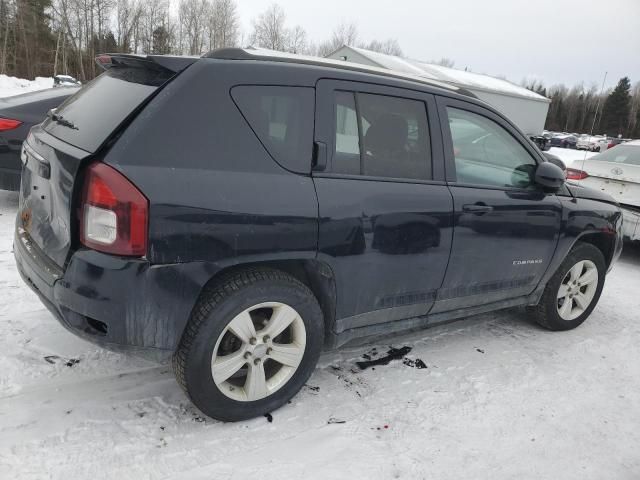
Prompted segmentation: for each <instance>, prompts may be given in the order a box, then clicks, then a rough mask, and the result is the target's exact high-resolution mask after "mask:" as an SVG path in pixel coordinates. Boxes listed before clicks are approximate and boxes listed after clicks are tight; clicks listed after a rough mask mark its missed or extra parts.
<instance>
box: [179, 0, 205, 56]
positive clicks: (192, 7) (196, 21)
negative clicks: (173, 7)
mask: <svg viewBox="0 0 640 480" xmlns="http://www.w3.org/2000/svg"><path fill="white" fill-rule="evenodd" d="M208 9H209V5H208V3H207V0H180V4H179V5H178V15H179V19H178V21H179V22H180V40H181V42H180V43H181V45H180V49H181V51H183V52H186V53H188V54H189V55H200V54H201V53H202V52H203V50H204V44H205V38H206V37H207V35H206V25H207V10H208Z"/></svg>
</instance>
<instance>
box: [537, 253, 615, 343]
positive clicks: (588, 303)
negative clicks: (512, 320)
mask: <svg viewBox="0 0 640 480" xmlns="http://www.w3.org/2000/svg"><path fill="white" fill-rule="evenodd" d="M606 271H607V267H606V262H605V259H604V255H603V254H602V252H601V251H600V250H599V249H598V248H596V247H594V246H593V245H591V244H588V243H579V244H578V245H577V246H576V247H574V248H573V250H572V251H571V252H570V253H569V255H567V258H565V260H564V262H562V265H560V267H559V268H558V270H557V271H556V273H555V274H554V275H553V277H551V279H550V280H549V282H548V283H547V286H546V287H545V289H544V293H543V294H542V297H541V299H540V302H538V305H536V306H535V307H534V308H533V313H534V316H535V319H536V321H537V322H538V323H539V324H540V325H542V326H543V327H545V328H548V329H549V330H571V329H573V328H576V327H578V326H579V325H581V324H582V323H583V322H584V321H585V320H586V319H587V318H588V317H589V315H590V314H591V312H592V311H593V309H594V308H595V306H596V305H597V303H598V300H599V298H600V294H601V293H602V288H603V287H604V280H605V275H606Z"/></svg>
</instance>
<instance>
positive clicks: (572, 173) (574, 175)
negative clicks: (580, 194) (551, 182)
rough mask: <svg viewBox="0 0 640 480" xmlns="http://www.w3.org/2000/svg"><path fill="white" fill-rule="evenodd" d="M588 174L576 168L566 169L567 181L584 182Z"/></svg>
mask: <svg viewBox="0 0 640 480" xmlns="http://www.w3.org/2000/svg"><path fill="white" fill-rule="evenodd" d="M588 176H589V174H588V173H587V172H585V171H584V170H578V169H577V168H567V180H584V179H585V178H587V177H588Z"/></svg>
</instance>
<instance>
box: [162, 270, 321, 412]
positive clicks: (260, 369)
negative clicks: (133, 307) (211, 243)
mask: <svg viewBox="0 0 640 480" xmlns="http://www.w3.org/2000/svg"><path fill="white" fill-rule="evenodd" d="M323 339H324V322H323V315H322V311H321V309H320V306H319V305H318V302H317V300H316V298H315V296H314V295H313V293H312V292H311V290H309V288H307V287H306V286H305V285H304V284H303V283H301V282H300V281H298V280H297V279H295V278H293V277H291V276H290V275H288V274H286V273H284V272H281V271H278V270H270V269H251V270H243V271H238V272H235V273H232V274H230V275H226V276H225V277H223V278H221V279H220V280H219V281H218V282H216V283H215V284H214V285H212V286H210V287H207V288H206V289H205V290H204V291H203V293H202V295H201V298H200V300H199V301H198V303H197V305H196V307H195V308H194V310H193V313H192V315H191V318H190V320H189V323H188V324H187V327H186V328H185V331H184V333H183V336H182V339H181V341H180V345H179V347H178V349H177V351H176V353H175V354H174V356H173V368H174V373H175V375H176V379H177V381H178V383H179V384H180V386H181V387H182V388H183V389H184V391H185V392H186V394H187V396H188V397H189V398H190V399H191V401H192V402H193V403H194V404H195V406H196V407H198V408H199V409H200V410H201V411H202V412H203V413H204V414H206V415H208V416H210V417H212V418H216V419H218V420H223V421H237V420H245V419H248V418H253V417H256V416H259V415H264V414H266V413H269V412H272V411H273V410H275V409H277V408H278V407H280V406H282V405H283V404H284V403H286V402H287V401H288V400H289V399H291V398H292V397H293V396H294V395H295V394H296V393H297V392H298V390H300V388H302V386H303V385H304V384H305V382H306V381H307V379H308V378H309V376H310V375H311V373H312V372H313V370H314V368H315V366H316V363H317V361H318V357H319V356H320V352H321V349H322V343H323Z"/></svg>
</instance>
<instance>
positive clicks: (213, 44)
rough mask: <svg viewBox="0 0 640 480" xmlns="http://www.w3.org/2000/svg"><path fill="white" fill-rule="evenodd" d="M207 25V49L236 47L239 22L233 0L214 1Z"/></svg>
mask: <svg viewBox="0 0 640 480" xmlns="http://www.w3.org/2000/svg"><path fill="white" fill-rule="evenodd" d="M208 23H209V25H208V29H209V49H215V48H223V47H235V46H237V45H238V37H239V36H240V20H239V18H238V8H237V5H236V3H235V1H234V0H214V1H213V4H212V5H211V8H210V17H209V22H208Z"/></svg>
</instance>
